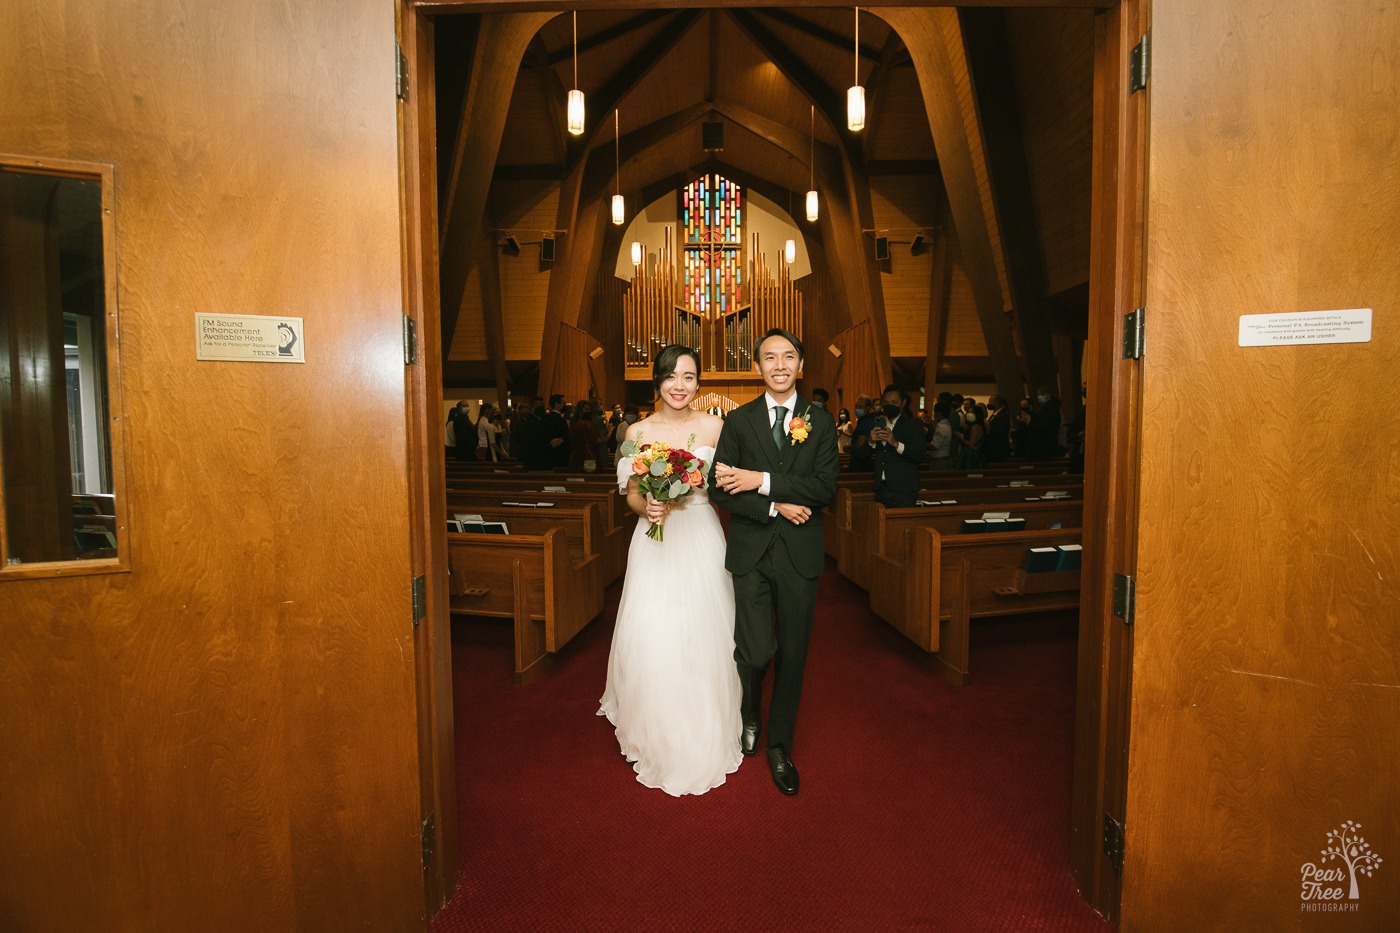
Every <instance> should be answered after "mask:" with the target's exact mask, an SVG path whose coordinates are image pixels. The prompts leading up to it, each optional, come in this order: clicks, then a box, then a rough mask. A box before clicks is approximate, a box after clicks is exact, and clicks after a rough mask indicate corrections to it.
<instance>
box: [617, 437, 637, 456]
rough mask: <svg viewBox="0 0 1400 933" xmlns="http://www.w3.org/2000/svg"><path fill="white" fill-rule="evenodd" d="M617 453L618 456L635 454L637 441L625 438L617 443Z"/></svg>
mask: <svg viewBox="0 0 1400 933" xmlns="http://www.w3.org/2000/svg"><path fill="white" fill-rule="evenodd" d="M617 455H618V456H619V457H635V456H637V442H636V441H635V440H625V441H623V442H622V443H621V444H618V445H617Z"/></svg>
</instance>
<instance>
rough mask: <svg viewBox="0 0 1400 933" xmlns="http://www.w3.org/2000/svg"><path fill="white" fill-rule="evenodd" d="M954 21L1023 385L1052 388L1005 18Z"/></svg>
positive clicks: (1045, 295)
mask: <svg viewBox="0 0 1400 933" xmlns="http://www.w3.org/2000/svg"><path fill="white" fill-rule="evenodd" d="M958 19H959V22H960V23H961V24H962V29H963V42H964V46H965V47H966V49H967V63H968V69H969V71H970V72H971V74H972V87H973V97H974V105H975V106H976V107H977V113H978V116H979V118H980V119H979V122H980V123H981V126H982V140H983V143H984V150H985V152H986V154H987V174H988V177H989V178H990V180H991V186H992V203H994V204H995V205H996V214H997V229H998V230H999V231H1000V232H1001V248H1002V257H1003V261H1004V262H1005V264H1006V278H1007V285H1008V286H1009V288H1010V290H1011V307H1012V310H1013V313H1014V314H1015V315H1016V324H1017V327H1018V329H1019V330H1020V333H1021V355H1022V356H1023V358H1024V359H1025V363H1026V378H1027V382H1028V384H1029V386H1030V387H1031V388H1034V387H1036V386H1041V385H1046V386H1054V385H1055V381H1054V380H1055V374H1056V372H1057V371H1058V369H1059V367H1058V365H1057V363H1056V358H1055V352H1054V344H1053V342H1052V340H1051V327H1050V325H1051V320H1052V316H1053V315H1052V310H1051V307H1050V298H1049V286H1048V285H1047V276H1046V273H1045V256H1044V253H1043V251H1042V248H1041V242H1040V226H1039V224H1038V223H1037V222H1036V215H1035V197H1034V192H1033V191H1032V189H1031V172H1030V166H1029V165H1028V164H1027V162H1026V145H1025V138H1024V135H1023V134H1022V132H1021V106H1020V103H1019V101H1018V100H1017V97H1016V82H1015V75H1014V74H1013V72H1012V70H1011V62H1012V56H1011V43H1010V42H1009V41H1008V39H1007V35H1006V17H1005V14H1004V13H1003V12H1002V11H1001V10H970V11H966V12H965V13H963V14H961V15H960V16H959V17H958Z"/></svg>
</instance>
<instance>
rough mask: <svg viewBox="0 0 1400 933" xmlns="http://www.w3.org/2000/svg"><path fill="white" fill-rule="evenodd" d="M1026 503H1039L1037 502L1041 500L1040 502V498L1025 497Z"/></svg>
mask: <svg viewBox="0 0 1400 933" xmlns="http://www.w3.org/2000/svg"><path fill="white" fill-rule="evenodd" d="M1026 501H1027V502H1039V501H1041V500H1040V496H1026Z"/></svg>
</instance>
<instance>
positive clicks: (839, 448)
mask: <svg viewBox="0 0 1400 933" xmlns="http://www.w3.org/2000/svg"><path fill="white" fill-rule="evenodd" d="M855 428H856V423H855V422H854V421H852V420H851V413H850V412H849V411H847V410H846V409H844V408H843V409H841V411H840V412H838V413H837V415H836V452H837V453H841V454H844V453H845V452H846V451H848V450H850V449H851V436H852V435H853V434H854V433H855Z"/></svg>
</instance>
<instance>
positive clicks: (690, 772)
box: [598, 447, 742, 797]
mask: <svg viewBox="0 0 1400 933" xmlns="http://www.w3.org/2000/svg"><path fill="white" fill-rule="evenodd" d="M694 453H695V454H696V455H697V456H699V457H700V458H701V459H702V460H705V461H706V462H713V459H714V455H715V449H714V448H713V447H701V448H698V449H696V450H695V451H694ZM631 476H632V458H631V457H624V458H621V459H619V461H618V465H617V479H618V486H619V487H620V488H621V489H622V490H624V491H625V490H626V489H627V481H628V480H629V479H630V478H631ZM649 527H650V525H649V524H648V523H647V520H646V519H645V518H642V519H639V520H638V521H637V528H636V530H635V531H634V532H633V533H632V544H631V548H630V550H629V551H628V554H627V577H626V579H625V580H624V581H623V584H622V601H621V603H620V604H619V605H618V608H617V625H616V627H615V628H614V630H613V641H612V651H611V653H610V654H609V655H608V681H607V687H606V689H604V691H603V698H602V699H601V700H600V701H599V709H598V715H599V716H606V717H608V720H609V721H610V722H611V723H612V724H613V725H614V726H615V727H616V728H617V744H618V745H619V746H620V747H621V749H622V753H623V754H624V755H626V756H627V760H628V761H630V762H633V766H632V767H633V770H634V771H636V772H637V780H638V781H640V782H641V783H642V784H644V785H646V786H647V787H655V788H659V789H661V790H664V791H665V792H666V793H668V794H671V795H672V796H676V797H679V796H680V795H682V794H703V793H704V792H705V791H707V790H710V789H711V788H714V787H718V786H719V785H721V784H723V783H724V779H725V777H726V776H727V775H729V774H732V773H734V771H736V770H737V769H738V767H739V762H740V761H741V760H742V755H741V754H740V751H739V733H740V731H741V729H742V721H741V718H740V714H739V700H740V687H739V673H738V669H737V668H736V667H735V665H734V585H733V583H732V582H731V581H730V578H729V571H727V570H725V569H724V546H725V545H724V530H723V529H722V528H721V527H720V523H719V517H718V516H717V515H715V510H714V508H713V507H712V506H711V505H710V499H709V496H708V495H707V494H706V492H705V490H703V489H697V490H695V491H694V492H692V493H691V494H690V495H689V496H687V497H686V498H684V499H681V500H678V501H677V502H675V503H674V504H673V505H672V507H671V513H670V515H668V516H667V518H666V525H665V540H664V541H660V542H657V541H653V540H651V539H650V538H648V537H647V529H648V528H649Z"/></svg>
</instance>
